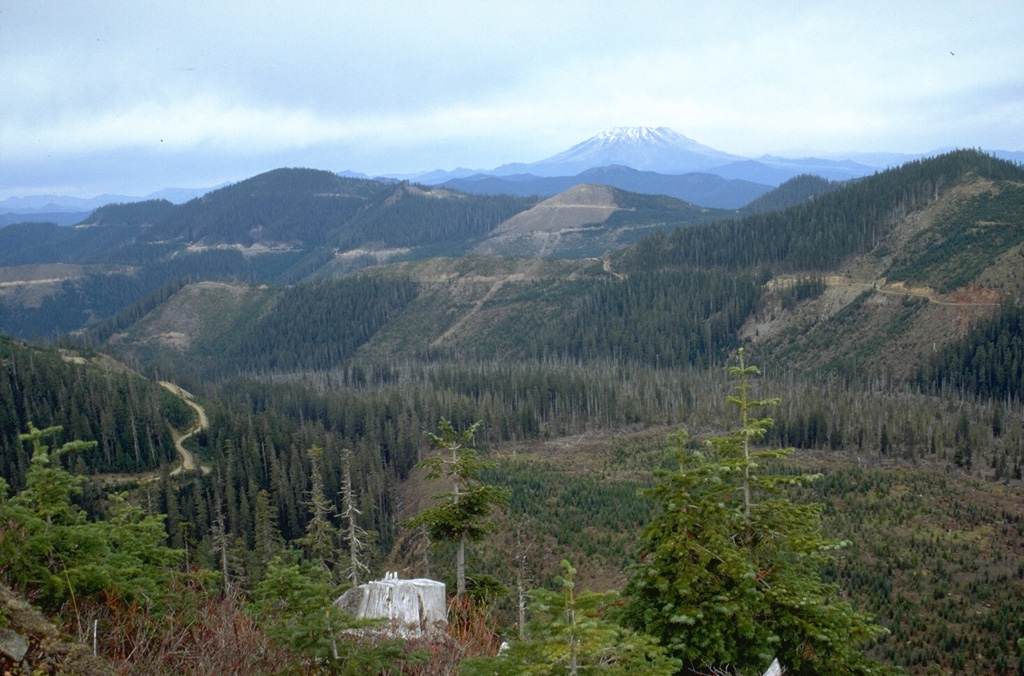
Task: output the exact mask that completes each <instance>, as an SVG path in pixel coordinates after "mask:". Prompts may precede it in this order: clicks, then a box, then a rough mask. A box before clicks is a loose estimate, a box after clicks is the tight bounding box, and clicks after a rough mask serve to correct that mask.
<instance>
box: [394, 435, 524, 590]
mask: <svg viewBox="0 0 1024 676" xmlns="http://www.w3.org/2000/svg"><path fill="white" fill-rule="evenodd" d="M479 426H480V423H479V422H477V423H473V424H472V425H470V426H469V427H468V428H466V429H465V430H464V431H463V432H462V433H461V434H460V433H459V432H457V431H456V429H455V427H454V426H453V425H452V423H451V422H450V421H449V420H447V419H445V418H441V420H440V422H439V423H438V429H439V431H440V434H434V433H428V436H429V437H430V443H431V444H432V445H433V447H434V448H435V449H437V450H439V451H440V453H439V454H438V455H435V456H433V457H430V458H427V459H425V460H423V461H422V462H421V463H420V464H419V466H420V467H423V468H425V469H426V470H427V477H428V478H431V479H437V478H441V477H443V478H445V479H446V480H448V481H450V482H451V484H452V490H451V492H449V493H441V494H439V495H435V496H434V499H435V500H437V503H436V504H435V505H433V506H432V507H428V508H427V509H425V510H423V511H422V512H420V513H419V514H417V515H416V516H414V517H413V518H411V519H408V520H407V521H405V522H404V523H403V524H402V525H403V526H404V527H406V528H420V527H424V528H426V530H427V533H428V535H429V536H430V538H431V539H432V540H450V541H454V542H456V543H457V544H458V561H457V563H456V567H457V568H456V577H457V590H456V593H457V594H458V596H462V595H464V594H465V593H466V571H465V556H466V550H465V548H466V543H467V542H470V541H476V540H481V539H483V537H484V536H485V535H487V534H488V533H491V532H493V531H494V530H495V529H496V528H497V527H496V526H495V524H494V522H493V521H491V520H490V516H491V512H492V511H493V510H494V508H495V507H497V506H500V505H502V504H505V503H506V502H507V501H508V494H509V492H508V490H507V489H502V488H499V487H497V486H492V485H490V484H481V483H479V481H478V480H477V479H478V477H479V475H480V472H481V471H482V470H484V469H485V468H487V467H489V466H490V465H491V463H488V462H484V461H482V460H480V457H479V454H478V453H477V451H476V449H475V448H473V447H471V446H470V444H471V443H472V441H473V436H474V435H475V434H476V430H477V428H478V427H479Z"/></svg>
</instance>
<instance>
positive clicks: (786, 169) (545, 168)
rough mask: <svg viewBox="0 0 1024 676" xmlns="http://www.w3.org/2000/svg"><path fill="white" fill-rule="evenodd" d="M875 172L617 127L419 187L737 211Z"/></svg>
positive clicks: (660, 130) (432, 178) (427, 178)
mask: <svg viewBox="0 0 1024 676" xmlns="http://www.w3.org/2000/svg"><path fill="white" fill-rule="evenodd" d="M876 170H877V167H875V166H870V165H867V164H861V163H859V162H855V161H852V160H843V161H835V160H827V159H821V158H803V159H789V158H783V157H775V156H771V155H765V156H763V157H760V158H757V159H751V158H745V157H741V156H739V155H732V154H730V153H726V152H722V151H720V150H716V149H714V148H711V147H709V146H706V145H703V144H701V143H698V142H697V141H694V140H693V139H691V138H688V137H686V136H683V135H682V134H680V133H678V132H676V131H673V130H672V129H669V128H668V127H657V128H651V127H615V128H612V129H609V130H607V131H604V132H602V133H601V134H598V135H597V136H594V137H592V138H590V139H587V140H586V141H583V142H582V143H578V144H576V145H574V146H573V147H571V148H569V149H568V150H565V151H563V152H560V153H558V154H556V155H553V156H551V157H549V158H547V159H543V160H539V161H537V162H532V163H528V164H524V163H514V164H504V165H502V166H500V167H497V168H496V169H494V170H492V171H486V172H476V173H470V172H467V170H465V169H457V170H455V171H453V172H450V173H449V172H443V171H432V172H430V173H428V174H423V175H420V176H417V177H416V180H417V181H420V182H422V183H427V184H433V185H444V186H446V187H450V188H455V189H458V190H463V191H466V192H471V193H476V194H500V193H504V194H511V195H523V196H525V195H539V196H544V197H546V196H550V195H556V194H558V193H560V192H563V191H565V190H568V189H569V188H571V187H572V186H574V185H578V184H580V183H600V184H604V185H610V186H612V187H615V188H620V189H622V190H629V191H632V192H638V193H642V194H649V195H668V196H670V197H675V198H677V199H682V200H685V201H687V202H691V203H693V204H697V205H700V206H705V207H713V208H719V209H738V208H740V207H742V206H744V205H745V204H747V203H749V202H750V201H751V200H754V199H756V198H758V197H760V196H761V195H763V194H765V193H767V192H768V191H770V190H771V189H772V188H774V187H777V186H779V185H781V184H782V183H785V182H786V181H788V180H789V179H791V178H793V177H795V176H800V175H804V174H813V175H816V176H821V177H822V178H826V179H829V180H833V181H844V180H848V179H851V178H857V177H860V176H865V175H868V174H871V173H874V172H875V171H876Z"/></svg>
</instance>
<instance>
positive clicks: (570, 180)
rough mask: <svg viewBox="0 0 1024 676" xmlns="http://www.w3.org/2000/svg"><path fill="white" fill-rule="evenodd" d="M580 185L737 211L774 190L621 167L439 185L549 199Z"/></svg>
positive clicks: (481, 178)
mask: <svg viewBox="0 0 1024 676" xmlns="http://www.w3.org/2000/svg"><path fill="white" fill-rule="evenodd" d="M581 183H593V184H600V185H609V186H612V187H613V188H619V189H620V190H628V191H630V192H637V193H642V194H647V195H667V196H668V197H675V198H676V199H681V200H684V201H686V202H690V203H691V204H697V205H700V206H703V207H712V208H716V209H739V208H740V207H742V206H744V205H746V204H748V203H749V202H751V201H753V200H755V199H757V198H758V197H760V196H761V195H763V194H765V193H767V192H769V191H770V190H772V189H773V186H771V185H766V184H764V183H756V182H753V181H746V180H742V179H727V178H722V177H721V176H716V175H715V174H709V173H703V172H701V173H698V172H692V173H689V174H680V175H671V174H659V173H657V172H653V171H637V170H636V169H632V168H630V167H626V166H623V165H612V166H607V167H597V168H595V169H588V170H586V171H583V172H581V173H579V174H576V175H575V176H549V177H544V176H534V175H533V174H518V175H511V176H491V175H488V174H476V175H474V176H469V177H467V178H456V179H451V180H448V181H445V182H444V183H442V184H441V185H442V186H444V187H446V188H452V189H455V190H459V191H461V192H467V193H473V194H478V195H497V194H506V195H517V196H520V197H527V196H530V195H538V196H540V197H550V196H552V195H557V194H559V193H562V192H565V191H566V190H568V189H569V188H572V187H573V186H575V185H579V184H581Z"/></svg>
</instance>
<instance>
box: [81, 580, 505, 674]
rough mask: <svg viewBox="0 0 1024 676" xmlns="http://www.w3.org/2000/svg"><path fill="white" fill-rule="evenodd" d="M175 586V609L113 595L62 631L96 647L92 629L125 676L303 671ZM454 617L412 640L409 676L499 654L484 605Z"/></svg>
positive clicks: (231, 610) (216, 601) (228, 603)
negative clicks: (417, 655)
mask: <svg viewBox="0 0 1024 676" xmlns="http://www.w3.org/2000/svg"><path fill="white" fill-rule="evenodd" d="M174 584H175V588H174V589H173V591H172V598H174V599H175V601H174V603H173V605H171V606H168V607H164V608H159V609H158V608H152V607H147V606H145V605H143V604H140V603H139V602H138V601H137V600H128V599H125V598H123V597H119V596H116V595H113V594H108V595H106V596H104V597H102V598H97V599H94V600H91V601H88V602H79V603H77V604H75V605H71V604H69V605H68V606H67V607H66V608H65V609H64V612H62V613H61V615H62V617H63V618H64V630H65V631H66V632H67V633H69V634H71V635H73V636H77V637H78V638H79V640H80V641H81V642H82V643H84V644H85V645H87V646H92V645H93V639H94V633H93V632H94V627H95V639H96V647H97V652H98V654H99V655H100V656H102V657H104V658H106V659H107V660H109V662H110V663H111V664H113V665H114V667H115V669H117V673H118V674H121V675H123V676H143V675H145V676H159V675H163V674H167V675H168V676H170V675H171V674H174V675H175V676H208V675H209V674H222V675H227V674H239V675H242V674H274V673H286V672H287V673H304V670H303V667H302V666H301V664H302V660H301V659H298V658H297V657H296V656H295V655H293V654H292V653H290V652H289V651H288V650H286V649H284V648H281V647H279V646H275V645H273V644H272V642H271V641H270V639H269V638H268V637H267V635H266V633H264V632H263V631H262V630H261V629H260V628H259V627H258V626H257V625H256V623H255V621H254V620H253V619H252V618H251V617H250V616H249V615H247V614H245V613H244V612H243V611H242V607H241V604H240V603H238V601H237V600H235V599H231V598H224V597H221V596H220V595H219V594H217V593H216V592H211V591H210V590H208V589H206V587H205V585H203V584H202V582H201V581H196V580H194V579H191V580H187V581H185V582H176V583H174ZM449 618H450V622H449V625H448V631H447V632H446V633H444V634H442V635H441V636H440V637H430V638H427V637H423V638H417V639H412V640H410V641H409V642H408V645H407V650H408V651H409V652H422V653H425V654H426V655H427V658H426V659H425V660H423V661H421V662H418V663H408V664H406V665H404V667H403V669H402V674H403V675H404V676H453V675H454V674H456V673H457V672H458V667H459V664H460V663H461V662H462V660H464V659H468V658H470V657H478V656H482V655H494V654H495V653H497V651H498V647H499V645H500V640H499V638H498V635H497V634H496V633H495V632H494V630H493V629H492V626H493V623H494V618H493V617H492V615H491V613H490V612H489V610H488V609H487V608H486V607H482V606H479V605H477V604H474V603H473V601H472V600H471V599H462V600H461V601H460V600H457V599H455V598H454V597H453V598H452V599H451V600H450V603H449ZM316 671H317V670H316V668H315V667H313V668H310V669H309V673H314V672H316Z"/></svg>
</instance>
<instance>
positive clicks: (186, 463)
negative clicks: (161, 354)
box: [160, 380, 210, 476]
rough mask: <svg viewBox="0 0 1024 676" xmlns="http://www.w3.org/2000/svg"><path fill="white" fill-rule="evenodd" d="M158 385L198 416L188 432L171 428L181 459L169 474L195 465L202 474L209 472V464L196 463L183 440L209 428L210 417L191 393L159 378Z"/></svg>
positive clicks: (187, 469)
mask: <svg viewBox="0 0 1024 676" xmlns="http://www.w3.org/2000/svg"><path fill="white" fill-rule="evenodd" d="M160 385H161V386H162V387H163V388H164V389H165V390H167V391H168V392H170V393H172V394H174V395H176V396H178V397H181V400H182V401H183V402H185V403H186V404H188V405H189V406H191V407H192V409H193V410H194V411H195V412H196V415H197V417H198V422H197V423H196V426H195V427H193V428H192V429H190V430H189V431H188V432H185V433H184V434H178V433H177V432H175V431H173V430H174V428H171V429H172V435H173V437H174V448H175V450H177V451H178V457H179V458H180V459H181V463H180V464H179V465H178V466H177V467H175V468H174V469H173V470H171V476H177V475H179V474H181V473H182V472H191V471H193V470H194V469H196V468H197V467H198V468H199V470H200V471H201V472H202V473H203V474H209V473H210V467H209V465H200V464H199V463H197V462H196V456H195V454H194V453H192V451H190V450H188V449H187V448H185V441H186V440H187V439H188V438H189V437H191V436H192V435H194V434H196V433H197V432H200V431H202V430H205V429H209V427H210V419H209V418H207V417H206V410H205V409H203V407H202V406H200V405H199V404H197V403H196V402H194V401H192V395H191V394H189V393H188V392H186V391H185V390H183V389H181V388H180V387H178V386H177V385H175V384H174V383H171V382H168V381H166V380H161V381H160Z"/></svg>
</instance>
